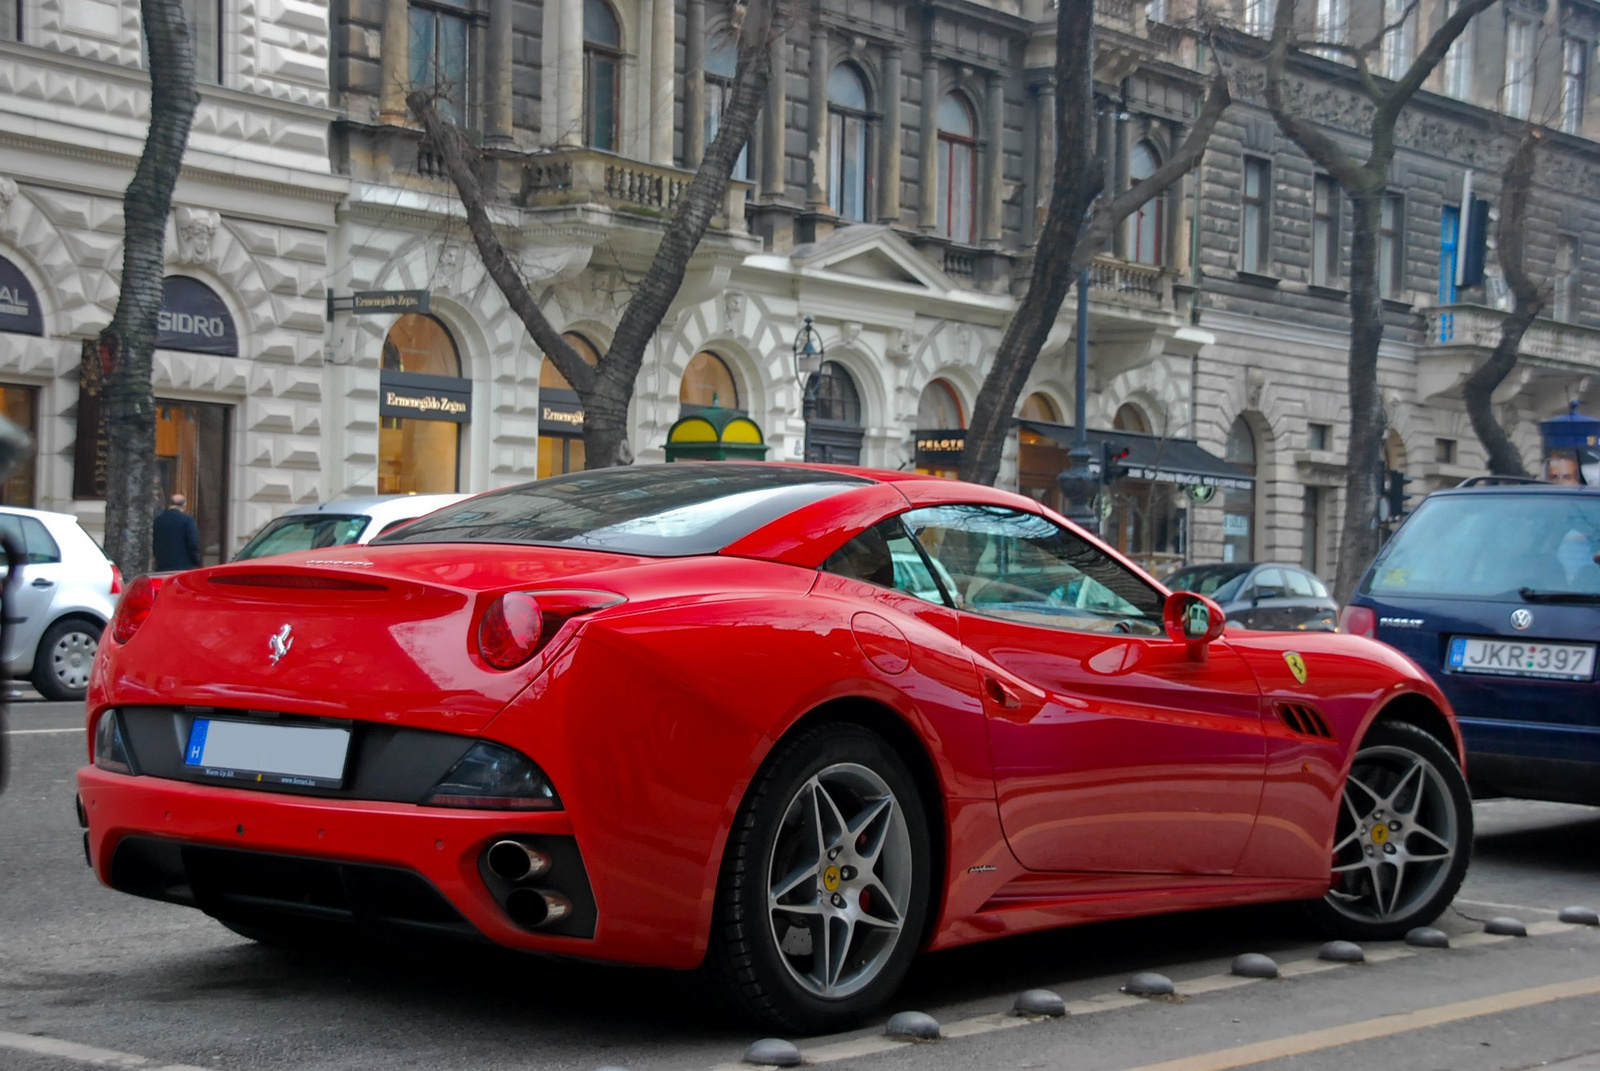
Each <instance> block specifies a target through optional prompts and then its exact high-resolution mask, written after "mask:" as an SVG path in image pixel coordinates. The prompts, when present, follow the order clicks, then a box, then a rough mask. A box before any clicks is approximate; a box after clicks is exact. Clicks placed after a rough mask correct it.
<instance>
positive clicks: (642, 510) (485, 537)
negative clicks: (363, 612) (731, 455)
mask: <svg viewBox="0 0 1600 1071" xmlns="http://www.w3.org/2000/svg"><path fill="white" fill-rule="evenodd" d="M868 482H869V481H867V480H862V479H860V478H858V477H853V476H842V475H840V474H838V473H833V472H814V471H811V470H807V469H790V468H782V467H779V466H775V465H738V464H729V463H719V464H702V465H694V464H690V465H684V464H676V465H659V466H640V467H632V468H618V469H600V470H597V471H594V472H574V473H569V474H568V475H565V476H553V477H551V478H549V479H545V480H538V481H535V482H533V483H527V484H522V485H521V486H518V487H507V488H505V489H503V490H500V491H492V492H490V493H489V494H486V495H479V496H478V497H477V498H474V499H470V500H468V501H466V502H463V503H460V504H459V505H455V506H447V507H445V508H444V509H442V510H439V511H438V512H436V513H432V514H429V515H428V516H426V517H423V518H421V519H420V520H418V521H416V522H414V523H412V524H408V525H406V526H405V527H403V528H400V529H397V530H396V531H394V532H392V533H389V534H386V535H382V536H379V537H378V538H377V539H375V540H373V542H374V543H380V544H388V543H526V544H545V545H549V544H560V545H564V546H573V547H592V548H595V549H598V550H615V551H620V552H622V553H625V554H643V555H649V556H655V557H676V556H681V555H688V554H712V553H715V552H716V551H719V550H721V549H722V548H723V547H725V546H727V545H728V544H729V543H732V542H734V541H735V540H737V539H739V538H741V537H743V536H746V535H749V534H750V533H751V532H753V531H755V530H756V529H758V528H760V527H762V526H763V525H765V524H768V523H770V522H772V521H775V520H777V519H778V518H779V517H782V516H784V515H785V514H787V513H792V512H793V511H794V510H796V509H799V508H800V507H801V506H805V505H807V504H809V503H812V502H816V501H818V500H820V499H823V498H827V497H829V496H830V495H836V494H838V493H840V492H841V491H847V490H850V489H851V488H854V487H862V486H865V485H866V484H867V483H868Z"/></svg>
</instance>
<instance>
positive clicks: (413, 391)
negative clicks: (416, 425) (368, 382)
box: [378, 372, 472, 424]
mask: <svg viewBox="0 0 1600 1071" xmlns="http://www.w3.org/2000/svg"><path fill="white" fill-rule="evenodd" d="M378 415H379V416H386V417H410V418H411V419H413V420H453V421H455V422H456V423H457V424H465V423H467V422H468V421H470V420H471V419H472V380H470V379H459V378H457V377H455V376H427V375H423V374H422V373H420V372H384V373H383V374H382V375H380V376H379V377H378Z"/></svg>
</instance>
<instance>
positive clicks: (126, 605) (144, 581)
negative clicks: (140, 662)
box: [111, 576, 161, 643]
mask: <svg viewBox="0 0 1600 1071" xmlns="http://www.w3.org/2000/svg"><path fill="white" fill-rule="evenodd" d="M160 591H161V577H159V576H141V577H140V578H139V579H137V580H135V581H134V582H133V583H131V584H129V585H128V590H127V591H125V592H123V595H122V599H121V601H119V602H118V603H117V615H116V616H115V617H113V618H112V619H111V638H112V639H114V640H116V641H117V642H118V643H127V642H128V641H129V640H131V639H133V634H134V633H135V632H138V631H139V626H140V625H143V624H144V619H145V618H147V617H149V616H150V608H151V607H152V606H154V605H155V603H156V594H157V593H158V592H160Z"/></svg>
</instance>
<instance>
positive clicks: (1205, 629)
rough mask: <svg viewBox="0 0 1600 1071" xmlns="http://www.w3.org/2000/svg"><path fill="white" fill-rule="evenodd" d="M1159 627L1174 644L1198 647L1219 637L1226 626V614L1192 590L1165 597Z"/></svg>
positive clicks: (1176, 592)
mask: <svg viewBox="0 0 1600 1071" xmlns="http://www.w3.org/2000/svg"><path fill="white" fill-rule="evenodd" d="M1161 621H1162V624H1164V625H1165V626H1166V629H1167V635H1168V636H1169V637H1171V638H1172V639H1173V640H1176V641H1177V642H1178V643H1187V644H1189V645H1191V646H1198V645H1202V644H1207V643H1210V642H1211V641H1212V640H1214V639H1216V638H1217V637H1218V636H1220V635H1222V630H1223V629H1224V628H1225V627H1227V623H1228V618H1227V615H1226V614H1224V613H1223V612H1222V607H1220V606H1218V605H1217V604H1216V603H1214V602H1212V601H1211V600H1210V599H1208V598H1206V597H1205V596H1204V595H1196V594H1195V593H1194V592H1192V591H1175V592H1173V593H1172V594H1171V595H1168V596H1167V604H1166V606H1164V607H1163V608H1162V611H1161Z"/></svg>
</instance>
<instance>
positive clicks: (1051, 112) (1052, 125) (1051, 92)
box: [1033, 82, 1056, 241]
mask: <svg viewBox="0 0 1600 1071" xmlns="http://www.w3.org/2000/svg"><path fill="white" fill-rule="evenodd" d="M1038 100H1039V116H1038V120H1039V122H1038V130H1037V133H1038V138H1037V143H1038V146H1039V151H1038V157H1037V161H1038V174H1037V175H1036V176H1035V179H1034V186H1033V190H1034V194H1033V236H1034V240H1035V241H1037V240H1038V235H1039V231H1040V229H1041V228H1042V227H1043V226H1044V220H1045V217H1046V216H1048V215H1049V214H1050V194H1051V192H1052V191H1053V190H1054V189H1055V181H1056V87H1055V86H1053V85H1051V84H1050V83H1049V82H1042V83H1040V85H1039V98H1038Z"/></svg>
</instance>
